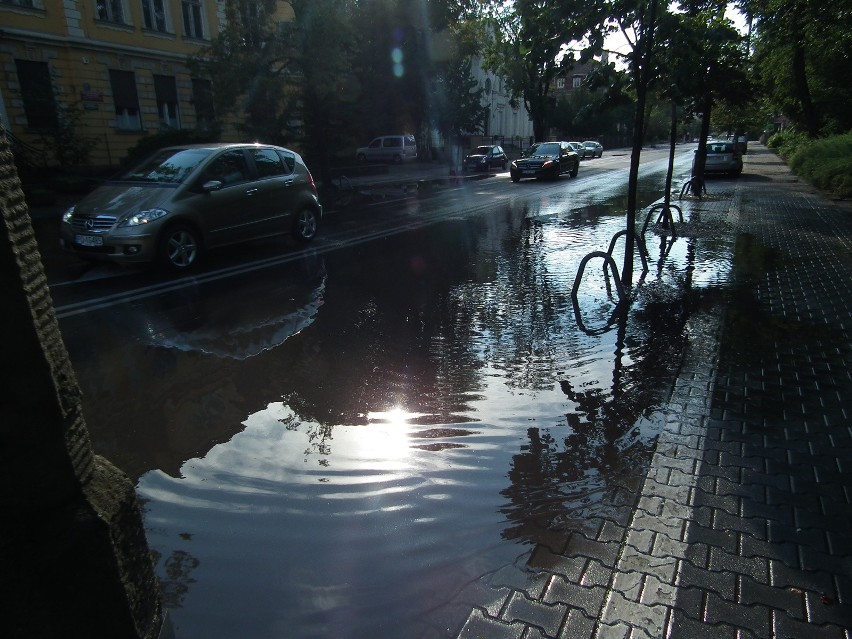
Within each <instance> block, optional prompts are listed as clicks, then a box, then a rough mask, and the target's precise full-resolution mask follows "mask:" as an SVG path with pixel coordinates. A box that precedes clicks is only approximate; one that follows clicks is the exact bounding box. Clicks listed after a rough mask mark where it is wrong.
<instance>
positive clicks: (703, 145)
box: [690, 88, 713, 198]
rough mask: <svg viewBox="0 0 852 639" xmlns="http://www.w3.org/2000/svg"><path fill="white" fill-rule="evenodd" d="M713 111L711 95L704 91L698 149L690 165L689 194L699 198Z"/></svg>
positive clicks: (707, 90)
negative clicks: (690, 181) (690, 182)
mask: <svg viewBox="0 0 852 639" xmlns="http://www.w3.org/2000/svg"><path fill="white" fill-rule="evenodd" d="M712 109H713V93H712V92H711V91H710V89H709V88H708V89H706V93H705V94H704V107H703V109H702V111H703V113H702V114H701V134H700V135H699V136H698V149H696V151H695V161H694V162H693V163H692V184H691V188H690V192H691V193H692V195H694V196H695V197H697V198H700V197H701V195H702V193H703V192H704V162H705V160H706V159H707V136H709V135H710V111H711V110H712Z"/></svg>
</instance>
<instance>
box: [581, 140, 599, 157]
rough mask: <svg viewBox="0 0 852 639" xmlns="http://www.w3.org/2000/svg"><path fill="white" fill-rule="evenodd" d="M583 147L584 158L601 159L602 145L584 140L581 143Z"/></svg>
mask: <svg viewBox="0 0 852 639" xmlns="http://www.w3.org/2000/svg"><path fill="white" fill-rule="evenodd" d="M583 147H584V148H585V149H586V157H589V158H601V157H603V145H602V144H601V143H600V142H595V141H594V140H586V141H585V142H583Z"/></svg>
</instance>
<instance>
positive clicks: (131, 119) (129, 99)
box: [109, 69, 142, 131]
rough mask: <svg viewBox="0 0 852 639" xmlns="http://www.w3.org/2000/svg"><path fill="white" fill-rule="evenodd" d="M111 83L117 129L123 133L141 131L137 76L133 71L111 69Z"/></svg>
mask: <svg viewBox="0 0 852 639" xmlns="http://www.w3.org/2000/svg"><path fill="white" fill-rule="evenodd" d="M109 81H110V84H111V85H112V99H113V102H114V103H115V126H116V128H118V129H121V130H123V131H139V130H140V129H141V128H142V119H141V118H140V117H139V96H138V95H137V93H136V76H135V74H134V73H133V71H115V70H113V69H110V72H109Z"/></svg>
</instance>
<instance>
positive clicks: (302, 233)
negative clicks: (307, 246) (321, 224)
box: [293, 208, 318, 243]
mask: <svg viewBox="0 0 852 639" xmlns="http://www.w3.org/2000/svg"><path fill="white" fill-rule="evenodd" d="M317 226H318V220H317V214H316V211H314V210H313V209H311V208H304V209H302V210H301V211H299V213H298V214H297V215H296V220H295V221H294V222H293V237H295V238H296V240H297V241H298V242H303V243H305V242H310V241H311V240H312V239H314V238H315V237H316V234H317Z"/></svg>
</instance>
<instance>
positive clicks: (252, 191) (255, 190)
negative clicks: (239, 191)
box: [246, 189, 257, 195]
mask: <svg viewBox="0 0 852 639" xmlns="http://www.w3.org/2000/svg"><path fill="white" fill-rule="evenodd" d="M255 193H257V189H249V190H248V191H246V195H254V194H255Z"/></svg>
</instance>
